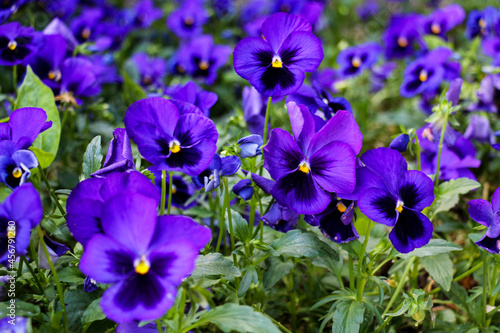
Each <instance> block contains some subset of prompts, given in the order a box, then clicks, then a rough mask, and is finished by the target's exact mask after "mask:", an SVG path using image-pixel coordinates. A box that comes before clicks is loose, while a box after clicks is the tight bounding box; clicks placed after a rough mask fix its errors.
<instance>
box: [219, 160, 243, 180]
mask: <svg viewBox="0 0 500 333" xmlns="http://www.w3.org/2000/svg"><path fill="white" fill-rule="evenodd" d="M240 166H241V160H240V158H239V157H238V156H235V155H232V156H226V157H222V158H221V169H220V175H221V176H231V175H234V174H235V173H236V172H238V170H239V169H240Z"/></svg>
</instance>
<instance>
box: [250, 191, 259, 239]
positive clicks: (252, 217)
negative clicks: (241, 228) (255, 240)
mask: <svg viewBox="0 0 500 333" xmlns="http://www.w3.org/2000/svg"><path fill="white" fill-rule="evenodd" d="M256 210H257V201H256V200H255V196H253V195H252V199H250V218H249V221H248V230H249V231H250V232H249V234H250V235H253V227H254V224H255V211H256Z"/></svg>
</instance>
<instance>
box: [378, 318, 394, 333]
mask: <svg viewBox="0 0 500 333" xmlns="http://www.w3.org/2000/svg"><path fill="white" fill-rule="evenodd" d="M392 318H394V317H387V318H385V320H384V322H383V323H382V325H380V326H379V327H377V329H376V330H375V332H374V333H379V332H380V331H381V330H383V329H384V327H386V326H387V325H388V324H389V323H390V322H391V320H392Z"/></svg>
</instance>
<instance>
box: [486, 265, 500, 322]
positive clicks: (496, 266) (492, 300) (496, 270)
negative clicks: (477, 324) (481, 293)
mask: <svg viewBox="0 0 500 333" xmlns="http://www.w3.org/2000/svg"><path fill="white" fill-rule="evenodd" d="M493 267H494V269H495V270H494V272H493V279H494V280H495V279H496V277H497V275H498V265H497V264H495V265H494V266H493ZM496 283H497V281H494V282H492V283H491V285H492V286H494V285H496ZM498 294H499V293H498V292H497V293H496V294H494V295H492V296H491V297H490V302H489V305H490V306H494V305H495V302H496V300H497V297H498ZM488 313H489V312H488ZM487 318H488V320H487V321H486V327H490V324H491V319H492V317H490V316H487Z"/></svg>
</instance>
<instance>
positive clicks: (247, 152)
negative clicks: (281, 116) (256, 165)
mask: <svg viewBox="0 0 500 333" xmlns="http://www.w3.org/2000/svg"><path fill="white" fill-rule="evenodd" d="M237 143H238V146H239V147H240V149H241V151H240V156H241V158H249V157H255V156H259V155H262V149H261V148H262V145H263V144H264V141H263V140H262V137H261V136H260V135H258V134H252V135H249V136H246V137H244V138H241V139H239V140H238V142H237Z"/></svg>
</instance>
